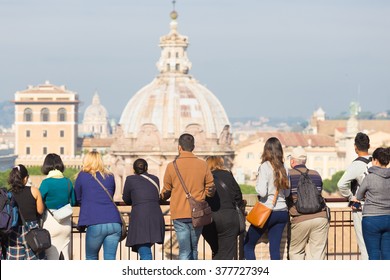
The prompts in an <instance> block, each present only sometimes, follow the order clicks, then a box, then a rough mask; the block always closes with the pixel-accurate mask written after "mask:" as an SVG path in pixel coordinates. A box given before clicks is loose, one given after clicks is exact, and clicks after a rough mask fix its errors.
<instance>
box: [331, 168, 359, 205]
mask: <svg viewBox="0 0 390 280" xmlns="http://www.w3.org/2000/svg"><path fill="white" fill-rule="evenodd" d="M363 167H364V166H363ZM363 172H364V168H363V169H362V165H361V164H359V162H357V161H354V162H352V163H351V164H350V165H349V167H348V168H347V170H346V171H345V172H344V174H343V176H342V177H341V178H340V180H339V181H338V183H337V187H338V188H339V191H340V194H341V195H342V196H343V197H346V198H348V200H351V199H352V198H353V193H352V191H351V182H352V180H355V179H356V178H357V177H359V176H360V175H361V174H362V173H363Z"/></svg>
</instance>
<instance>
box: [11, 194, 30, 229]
mask: <svg viewBox="0 0 390 280" xmlns="http://www.w3.org/2000/svg"><path fill="white" fill-rule="evenodd" d="M13 197H14V199H15V201H16V203H18V201H17V199H16V196H14V195H13ZM18 212H19V215H20V218H21V220H22V223H23V226H24V227H25V228H26V230H28V227H27V223H26V220H25V219H24V217H23V214H22V211H20V207H19V206H18Z"/></svg>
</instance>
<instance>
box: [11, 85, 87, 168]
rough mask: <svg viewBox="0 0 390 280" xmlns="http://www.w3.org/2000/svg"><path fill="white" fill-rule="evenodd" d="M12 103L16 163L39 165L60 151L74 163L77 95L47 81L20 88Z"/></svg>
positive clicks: (65, 159) (71, 163) (66, 159)
mask: <svg viewBox="0 0 390 280" xmlns="http://www.w3.org/2000/svg"><path fill="white" fill-rule="evenodd" d="M13 103H14V104H15V154H16V155H17V159H16V163H22V164H25V165H29V166H40V165H41V164H42V163H43V159H44V157H45V156H46V154H48V153H57V154H59V155H61V157H62V158H63V160H64V162H67V163H68V164H69V165H75V163H73V162H72V161H73V160H74V159H75V154H76V149H77V119H78V106H79V100H78V94H77V93H75V92H73V91H69V90H67V89H66V88H65V86H56V85H53V84H50V82H49V81H46V82H45V83H44V84H41V85H38V86H28V88H27V89H26V90H22V91H17V92H16V93H15V100H14V101H13ZM78 161H80V160H78ZM76 165H79V164H76Z"/></svg>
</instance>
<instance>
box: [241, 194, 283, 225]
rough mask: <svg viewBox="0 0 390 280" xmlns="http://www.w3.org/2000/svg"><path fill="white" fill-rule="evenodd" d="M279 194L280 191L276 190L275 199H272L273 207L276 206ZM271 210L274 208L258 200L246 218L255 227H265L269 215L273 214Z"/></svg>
mask: <svg viewBox="0 0 390 280" xmlns="http://www.w3.org/2000/svg"><path fill="white" fill-rule="evenodd" d="M278 194H279V191H278V190H276V192H275V195H274V199H273V201H272V205H273V207H275V204H276V198H277V197H278ZM271 212H272V208H268V207H267V206H265V205H264V204H262V203H261V202H259V201H258V202H257V203H256V204H255V205H254V206H253V208H252V210H251V211H250V212H249V213H248V215H247V216H246V220H247V221H248V222H250V223H251V224H252V225H253V226H255V227H258V228H263V227H264V225H265V223H266V222H267V220H268V218H269V216H270V215H271Z"/></svg>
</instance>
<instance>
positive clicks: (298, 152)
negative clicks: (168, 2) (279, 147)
mask: <svg viewBox="0 0 390 280" xmlns="http://www.w3.org/2000/svg"><path fill="white" fill-rule="evenodd" d="M290 156H291V157H292V158H295V159H306V157H307V155H306V151H305V149H304V148H302V147H297V148H294V149H293V150H292V152H291V154H290Z"/></svg>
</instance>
